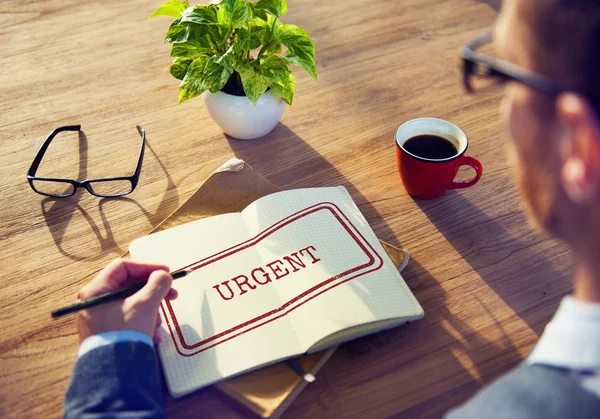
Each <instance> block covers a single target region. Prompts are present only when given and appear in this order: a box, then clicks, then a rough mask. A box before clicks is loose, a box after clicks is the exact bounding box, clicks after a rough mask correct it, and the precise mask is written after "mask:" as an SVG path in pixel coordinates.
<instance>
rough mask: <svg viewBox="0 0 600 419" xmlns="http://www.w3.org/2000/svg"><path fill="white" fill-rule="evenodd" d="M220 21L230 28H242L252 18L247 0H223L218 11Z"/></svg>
mask: <svg viewBox="0 0 600 419" xmlns="http://www.w3.org/2000/svg"><path fill="white" fill-rule="evenodd" d="M217 16H218V20H219V23H221V24H222V25H225V26H228V27H230V28H236V29H237V28H241V27H242V26H244V25H245V24H246V22H247V21H248V20H249V19H250V9H249V8H248V2H247V1H246V0H223V1H222V2H221V3H220V4H219V11H218V12H217Z"/></svg>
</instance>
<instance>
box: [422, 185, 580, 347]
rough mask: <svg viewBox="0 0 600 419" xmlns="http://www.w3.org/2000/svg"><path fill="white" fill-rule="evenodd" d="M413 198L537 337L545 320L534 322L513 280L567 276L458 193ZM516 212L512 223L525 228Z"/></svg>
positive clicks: (564, 280)
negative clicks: (514, 221)
mask: <svg viewBox="0 0 600 419" xmlns="http://www.w3.org/2000/svg"><path fill="white" fill-rule="evenodd" d="M415 202H416V203H417V204H418V205H419V207H420V208H421V210H422V211H423V212H424V213H425V215H427V217H428V218H429V220H430V221H431V222H432V223H433V224H434V225H435V226H436V227H437V229H438V230H439V231H440V233H442V234H443V235H444V237H445V238H446V240H448V242H449V243H450V244H452V246H454V248H455V249H456V250H457V251H458V253H459V254H460V255H461V256H462V257H463V258H464V260H465V261H466V262H467V263H468V264H469V265H470V266H471V267H472V268H473V270H475V271H476V272H477V274H478V275H479V276H480V277H481V278H482V279H483V280H484V281H485V282H486V284H487V285H488V286H490V287H491V288H492V289H493V290H494V292H495V293H496V294H498V296H499V297H500V298H501V299H502V300H503V301H504V302H505V303H506V304H507V305H508V306H510V307H511V309H512V310H513V311H514V312H515V313H516V314H517V315H518V316H519V317H520V318H521V319H522V320H523V321H524V322H525V323H527V325H528V326H529V327H530V328H531V329H532V330H534V331H535V332H536V333H537V334H538V336H539V335H540V334H541V332H542V331H543V327H544V324H543V323H541V322H540V321H539V319H537V321H536V319H535V318H534V317H535V314H536V313H535V312H534V311H529V312H525V311H524V310H523V308H524V306H525V305H526V303H527V302H528V301H524V300H523V295H524V293H523V292H522V291H520V290H519V286H518V284H516V283H515V281H518V280H519V278H523V280H524V281H526V280H527V279H528V278H529V280H530V281H531V280H533V278H552V282H553V283H554V284H558V283H561V284H567V283H569V278H567V277H566V275H565V274H563V273H562V272H559V271H557V270H556V269H555V268H554V267H553V266H552V264H551V263H550V262H548V261H547V260H545V259H544V258H543V257H542V256H541V255H540V254H538V253H536V252H535V251H533V250H532V249H531V248H530V247H529V246H530V244H529V243H525V242H524V241H522V240H520V239H519V238H516V237H514V236H512V235H511V234H510V233H509V232H508V231H507V230H506V229H505V228H504V227H503V226H502V225H501V224H500V222H499V221H498V220H495V219H492V218H490V217H489V216H487V215H486V214H485V213H483V212H482V211H481V210H480V209H479V208H477V207H476V206H475V205H473V204H472V203H471V202H469V201H468V200H466V199H465V198H464V197H463V196H462V195H461V194H460V193H448V194H447V195H445V196H444V197H442V198H440V199H437V200H431V201H420V200H415ZM447 214H453V216H447ZM516 216H518V217H521V219H519V220H517V221H516V224H522V225H524V228H527V229H528V228H529V227H527V220H526V219H525V216H524V215H523V214H522V213H521V212H519V214H518V215H516ZM538 317H539V316H538Z"/></svg>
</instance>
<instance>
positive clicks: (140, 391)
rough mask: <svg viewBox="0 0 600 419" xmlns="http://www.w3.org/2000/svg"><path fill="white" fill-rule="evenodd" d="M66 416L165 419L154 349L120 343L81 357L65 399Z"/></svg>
mask: <svg viewBox="0 0 600 419" xmlns="http://www.w3.org/2000/svg"><path fill="white" fill-rule="evenodd" d="M64 417H65V419H71V418H83V419H91V418H94V419H97V418H135V419H142V418H143V419H146V418H164V417H165V412H164V406H163V397H162V391H161V384H160V376H159V370H158V359H157V356H156V352H155V351H154V348H153V347H151V346H150V345H148V344H146V343H143V342H133V341H132V342H118V343H115V344H110V345H104V346H101V347H98V348H95V349H93V350H91V351H89V352H87V353H85V354H84V355H82V356H81V357H80V358H79V359H78V360H77V363H76V364H75V368H74V371H73V375H72V377H71V382H70V383H69V388H68V390H67V394H66V396H65V412H64Z"/></svg>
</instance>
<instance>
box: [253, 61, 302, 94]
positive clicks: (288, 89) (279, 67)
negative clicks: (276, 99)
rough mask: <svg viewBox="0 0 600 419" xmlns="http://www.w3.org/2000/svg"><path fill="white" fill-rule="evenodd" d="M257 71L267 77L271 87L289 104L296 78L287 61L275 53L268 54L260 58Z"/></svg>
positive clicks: (294, 88)
mask: <svg viewBox="0 0 600 419" xmlns="http://www.w3.org/2000/svg"><path fill="white" fill-rule="evenodd" d="M258 71H260V73H261V74H263V75H264V76H266V77H267V78H269V80H270V84H269V86H270V87H271V89H272V90H273V91H274V92H275V93H277V94H278V95H279V96H281V98H282V99H283V100H284V101H285V102H286V103H287V104H289V105H291V104H292V99H293V97H294V91H295V90H296V79H295V77H294V75H293V74H292V72H291V71H290V70H289V68H288V66H287V62H286V61H285V60H284V59H283V58H281V57H278V56H276V55H268V56H266V57H264V58H263V59H262V60H261V63H260V66H259V67H258Z"/></svg>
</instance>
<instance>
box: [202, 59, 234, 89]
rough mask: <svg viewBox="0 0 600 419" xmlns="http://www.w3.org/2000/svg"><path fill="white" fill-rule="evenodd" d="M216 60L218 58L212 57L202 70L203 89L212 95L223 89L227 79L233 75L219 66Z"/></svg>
mask: <svg viewBox="0 0 600 419" xmlns="http://www.w3.org/2000/svg"><path fill="white" fill-rule="evenodd" d="M218 60H219V56H218V55H213V56H212V57H210V58H209V59H208V61H207V62H206V67H205V68H204V83H205V87H206V88H207V89H208V90H210V91H211V92H212V93H215V92H218V91H219V90H221V89H222V88H223V87H225V84H227V81H228V80H229V77H231V74H232V73H233V71H230V70H229V69H228V68H226V67H224V66H222V65H221V64H219V63H218V62H217V61H218Z"/></svg>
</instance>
